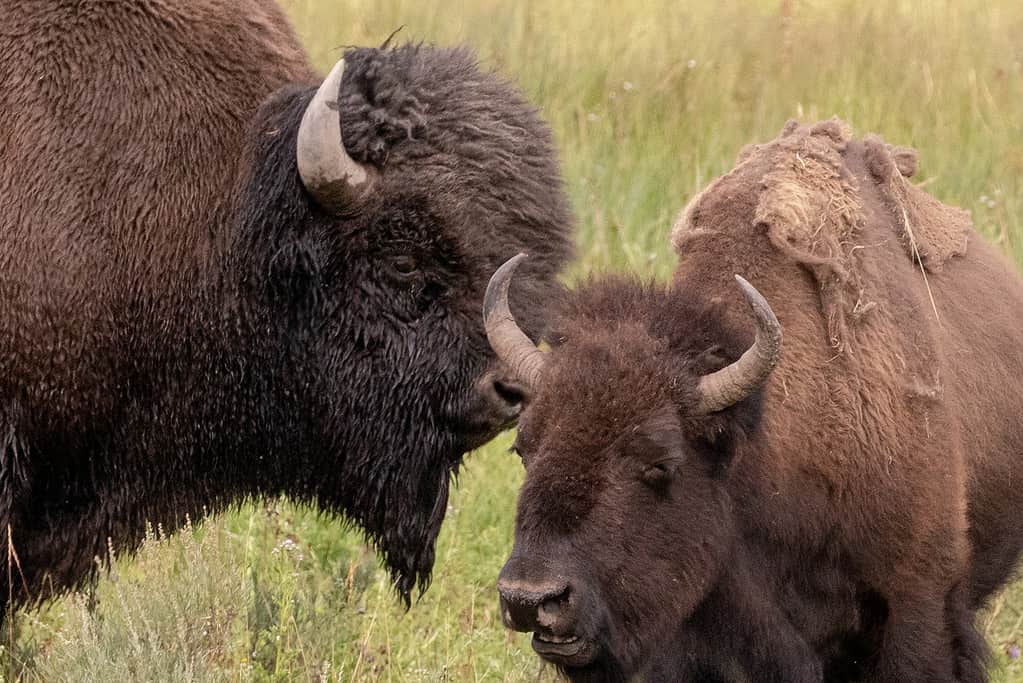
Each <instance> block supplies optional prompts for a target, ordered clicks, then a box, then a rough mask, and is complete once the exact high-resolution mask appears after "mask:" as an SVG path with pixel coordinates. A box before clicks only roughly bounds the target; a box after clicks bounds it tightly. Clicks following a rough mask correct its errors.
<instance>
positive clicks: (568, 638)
mask: <svg viewBox="0 0 1023 683" xmlns="http://www.w3.org/2000/svg"><path fill="white" fill-rule="evenodd" d="M520 261H521V259H518V258H517V259H513V260H511V261H509V262H508V263H507V264H506V265H505V266H502V268H501V269H499V270H498V272H497V273H495V275H494V277H493V279H492V280H491V286H490V289H489V290H488V292H487V298H486V303H485V304H484V308H485V317H486V319H487V332H488V337H489V339H490V342H491V344H492V345H493V347H494V348H495V350H497V353H498V355H499V356H500V357H501V358H502V359H504V360H505V361H506V362H507V363H508V365H509V367H511V368H514V369H515V371H516V373H517V374H518V376H520V377H521V378H523V379H524V382H525V385H526V386H527V387H528V391H529V394H530V399H529V401H528V402H527V406H528V407H527V409H526V411H525V413H524V415H523V417H522V420H521V422H520V425H519V435H518V439H517V441H516V450H517V451H518V452H519V453H520V455H521V456H522V461H523V464H524V465H525V468H526V480H525V483H524V485H523V488H522V491H521V494H520V497H519V505H518V516H517V518H516V525H515V544H514V548H513V550H512V554H511V557H510V558H509V560H508V562H507V564H506V565H505V567H504V569H503V570H502V571H501V575H500V577H499V579H498V590H499V592H500V595H501V607H502V616H503V619H504V622H505V624H506V625H507V626H508V627H510V628H513V629H516V630H519V631H530V632H532V633H533V641H532V642H533V648H534V650H536V651H537V653H539V654H540V655H541V656H542V657H543V658H545V659H547V660H549V661H551V662H553V663H554V664H556V665H558V666H559V667H560V668H561V669H562V670H563V671H564V672H565V673H566V674H567V675H568V676H569V677H570V678H572V679H574V680H601V681H604V680H625V679H628V678H629V677H631V676H633V675H635V674H637V673H640V672H642V671H644V670H645V669H647V668H649V667H652V666H663V667H674V666H675V665H676V663H677V661H678V659H677V654H678V653H677V652H676V653H672V651H673V649H677V648H678V645H677V643H678V640H679V638H681V637H683V632H684V630H685V629H686V628H687V627H689V626H690V625H691V624H693V623H694V620H695V619H697V618H698V614H699V609H700V606H701V604H702V603H703V601H704V599H705V598H706V597H707V596H708V594H709V593H710V592H711V591H714V590H715V588H716V586H717V584H718V581H719V579H720V578H721V575H722V571H721V570H722V568H723V566H724V565H725V563H727V561H728V558H729V556H730V553H731V552H732V549H733V540H734V534H735V531H734V529H735V521H734V517H733V503H732V499H731V496H730V493H729V491H730V488H729V486H728V478H729V471H730V470H729V465H730V464H731V463H732V462H733V460H734V459H735V456H736V454H737V453H738V452H739V450H740V448H741V447H742V444H743V443H744V442H745V440H747V439H748V438H750V437H751V436H752V435H753V434H754V433H755V431H756V428H757V424H758V423H759V392H758V389H759V387H760V386H761V384H762V382H763V381H764V380H765V379H766V378H767V376H768V374H769V373H770V371H771V369H772V368H773V367H774V364H775V363H776V362H777V360H778V353H779V351H780V344H781V332H780V328H779V326H778V322H777V320H776V319H775V318H774V314H773V313H772V312H771V310H770V308H769V307H768V306H767V303H766V302H765V301H764V300H763V298H762V297H761V296H760V295H759V294H758V293H757V292H756V290H754V289H753V288H752V287H751V286H750V285H749V284H748V283H746V282H745V281H744V280H742V279H741V278H739V283H740V286H741V288H742V291H743V292H744V294H745V296H746V298H747V301H748V303H749V304H750V305H751V307H752V309H753V312H754V314H755V318H756V321H757V332H756V341H755V342H754V343H753V344H752V345H750V346H749V348H747V349H746V351H745V353H741V349H742V348H744V347H745V346H747V345H748V342H747V343H746V344H743V343H742V341H741V339H742V336H741V335H737V334H735V332H734V331H733V330H731V329H729V328H728V327H727V324H726V323H725V322H724V320H723V318H721V316H720V315H718V313H719V311H716V309H715V308H713V307H706V306H701V305H700V304H699V302H695V303H693V302H689V301H687V300H686V299H685V297H682V296H679V295H678V294H676V293H673V292H670V291H665V290H660V289H656V288H653V287H644V286H642V285H638V284H636V283H633V282H630V281H626V280H620V279H609V280H607V281H604V282H599V281H598V282H593V283H590V284H589V285H587V286H585V287H583V288H582V289H581V290H580V291H578V292H576V293H575V294H574V295H573V296H572V297H571V298H570V299H569V301H568V302H567V305H566V306H565V307H564V311H563V313H562V315H561V316H560V319H559V320H558V322H557V323H556V326H555V327H554V330H555V333H554V334H553V335H552V337H553V339H554V345H555V346H554V350H553V351H552V352H551V353H549V354H543V353H540V352H539V351H538V349H536V348H535V346H533V345H532V344H530V343H529V341H528V338H527V335H525V334H524V333H523V332H522V331H521V330H519V329H518V327H517V325H516V324H515V322H514V317H513V316H512V315H511V312H510V309H509V308H508V306H507V299H506V294H507V285H508V283H509V282H510V278H511V272H512V271H513V270H514V268H515V267H516V265H517V264H518V263H519V262H520ZM716 339H720V340H721V341H722V343H723V344H724V346H722V345H719V344H716V343H714V342H713V341H710V343H711V344H712V346H710V347H708V346H707V345H708V340H716ZM673 641H674V642H675V643H676V645H675V648H672V647H671V644H672V642H673ZM684 656H685V655H683V657H684ZM659 657H672V658H674V659H671V660H669V661H670V663H669V661H657V660H658V658H659Z"/></svg>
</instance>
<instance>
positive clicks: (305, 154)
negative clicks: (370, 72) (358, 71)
mask: <svg viewBox="0 0 1023 683" xmlns="http://www.w3.org/2000/svg"><path fill="white" fill-rule="evenodd" d="M344 71H345V60H343V59H342V60H340V61H339V62H338V63H337V64H335V65H334V68H333V69H331V70H330V73H329V74H327V78H326V79H324V81H323V84H322V85H321V86H320V89H319V90H317V91H316V94H315V95H314V96H313V99H312V100H311V101H310V102H309V106H308V107H306V110H305V113H304V114H303V115H302V124H301V125H300V126H299V128H298V141H297V146H296V150H295V157H296V160H297V162H298V174H299V176H301V178H302V184H303V185H305V189H306V190H307V191H308V192H309V194H311V195H312V196H313V198H314V199H315V200H316V202H317V203H318V204H319V205H320V206H322V207H323V208H325V209H327V210H328V211H330V212H332V213H335V214H336V213H342V212H344V211H345V210H346V209H350V207H351V206H353V205H355V204H356V203H357V202H358V201H359V200H361V199H362V198H364V197H365V196H366V195H367V194H369V192H370V191H371V190H372V189H373V185H374V184H375V183H376V178H377V173H376V169H374V168H372V167H371V166H364V165H362V164H359V163H358V162H356V161H355V160H354V159H352V158H351V157H350V156H348V152H347V151H345V143H344V139H343V137H342V135H341V112H340V106H339V104H338V93H339V91H340V89H341V75H342V74H343V73H344Z"/></svg>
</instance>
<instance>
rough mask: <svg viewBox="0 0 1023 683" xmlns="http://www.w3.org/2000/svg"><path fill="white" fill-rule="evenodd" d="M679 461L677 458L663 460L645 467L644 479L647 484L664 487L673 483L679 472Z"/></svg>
mask: <svg viewBox="0 0 1023 683" xmlns="http://www.w3.org/2000/svg"><path fill="white" fill-rule="evenodd" d="M678 468H679V462H678V460H677V459H674V458H673V459H671V460H662V461H661V462H657V463H654V464H653V465H647V466H646V467H645V468H643V474H642V479H643V482H644V483H645V484H648V485H650V486H652V487H654V488H663V487H665V486H667V485H668V484H669V483H671V480H672V479H674V478H675V474H676V473H677V472H678Z"/></svg>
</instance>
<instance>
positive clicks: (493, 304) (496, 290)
mask: <svg viewBox="0 0 1023 683" xmlns="http://www.w3.org/2000/svg"><path fill="white" fill-rule="evenodd" d="M526 258H528V255H527V254H526V253H525V252H522V253H519V254H516V255H515V256H512V257H511V258H510V259H508V260H507V261H505V262H504V263H503V264H502V265H501V267H500V268H498V269H497V270H496V271H494V274H493V275H491V276H490V282H489V284H487V293H486V294H485V295H484V296H483V320H484V322H485V321H487V320H489V319H490V316H491V315H493V314H494V313H496V312H497V311H499V310H500V307H501V305H502V303H504V304H506V302H507V299H508V287H509V285H510V284H511V278H512V275H514V274H515V269H516V268H518V267H519V264H520V263H522V261H523V260H525V259H526Z"/></svg>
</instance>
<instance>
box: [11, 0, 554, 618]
mask: <svg viewBox="0 0 1023 683" xmlns="http://www.w3.org/2000/svg"><path fill="white" fill-rule="evenodd" d="M3 14H4V20H3V22H0V148H2V149H3V157H2V162H0V529H4V530H6V529H9V530H10V534H11V538H12V540H13V551H14V552H15V553H16V555H17V558H18V561H19V564H18V567H17V568H15V569H14V570H13V571H12V573H13V575H8V574H7V573H6V572H5V573H4V578H3V579H2V580H0V596H3V599H4V600H5V601H7V599H8V598H10V602H11V603H12V605H15V606H16V605H21V604H25V603H32V602H37V601H39V600H42V599H45V598H46V597H48V596H50V595H52V594H54V593H59V592H60V591H63V590H65V589H67V588H69V587H72V586H75V585H77V584H79V583H80V582H81V581H83V580H84V579H86V578H88V577H89V576H90V575H91V573H92V572H93V568H94V567H95V563H94V558H95V557H96V556H100V557H106V555H107V553H106V548H107V540H108V539H110V541H111V544H112V546H113V547H114V548H115V549H116V550H124V549H131V548H133V547H135V545H136V544H137V543H138V542H139V540H140V538H141V537H142V535H143V532H144V525H145V523H146V522H147V521H149V522H153V523H160V524H163V525H164V527H166V528H173V527H174V526H176V525H178V524H180V523H182V521H183V520H184V519H185V516H186V515H191V516H192V518H193V519H195V518H197V517H199V516H201V515H203V514H205V513H206V512H208V511H214V510H217V509H221V508H223V507H224V506H225V505H229V504H231V503H234V502H238V501H241V500H244V499H246V498H249V497H252V496H275V495H279V494H281V493H284V494H288V495H290V496H292V497H293V498H295V499H297V500H299V501H307V502H310V503H314V504H318V505H320V506H322V507H323V508H324V509H326V510H329V511H331V512H337V513H339V514H344V515H346V516H347V517H348V518H349V519H352V520H354V521H355V522H357V523H358V524H359V525H361V526H362V528H364V529H365V530H366V532H367V534H368V535H369V536H370V538H371V539H372V540H373V541H375V542H376V544H377V546H378V547H379V549H380V550H381V552H382V554H383V556H384V558H385V560H386V563H387V565H388V567H389V568H390V570H391V572H392V574H393V576H394V579H395V582H396V587H397V590H398V591H399V593H400V594H401V595H402V596H403V597H404V599H405V600H406V601H407V600H408V599H409V595H410V592H411V591H412V589H413V588H414V587H415V586H416V584H417V583H418V585H419V587H420V588H421V589H422V588H425V586H426V584H427V582H428V579H429V575H430V570H431V568H432V566H433V559H434V555H433V544H434V540H435V538H436V535H437V532H438V529H439V527H440V524H441V522H442V520H443V517H444V513H445V510H446V500H447V490H448V480H449V477H450V475H451V473H452V472H453V471H454V469H455V468H457V465H458V463H459V461H460V459H461V455H462V454H463V453H464V452H465V451H467V450H469V449H471V448H474V447H476V446H478V445H480V444H481V443H483V442H485V441H486V440H488V439H489V438H490V437H491V436H493V434H494V433H496V431H498V430H499V429H500V428H502V427H503V426H505V423H506V420H507V416H506V415H505V416H497V415H494V414H493V410H492V409H491V404H488V403H487V402H486V400H485V399H484V397H483V396H482V394H481V391H480V390H479V386H478V385H479V383H480V378H481V377H483V376H484V375H485V373H488V372H499V371H500V368H498V367H497V366H496V363H495V361H494V359H493V356H492V354H491V352H490V350H489V348H488V346H487V344H486V339H485V337H484V335H483V330H482V326H481V325H480V322H479V306H480V303H481V301H482V298H483V290H484V288H485V286H486V282H487V278H488V275H489V273H490V272H491V271H492V270H493V269H494V268H495V267H496V266H497V265H498V264H500V263H501V262H502V261H504V260H505V259H506V258H508V257H509V256H511V255H512V254H514V253H516V252H518V251H520V250H527V251H530V252H531V253H533V254H535V255H536V257H537V258H536V259H535V264H534V267H533V269H532V270H531V271H530V273H529V276H528V277H527V279H526V280H525V281H524V282H523V286H522V287H520V288H519V289H518V290H517V291H516V292H515V293H514V296H515V297H516V300H517V301H516V305H517V307H518V308H519V309H520V310H523V311H526V310H529V309H532V310H537V311H538V310H540V309H541V308H542V306H541V305H540V304H541V302H544V301H547V300H549V299H550V298H551V297H552V296H553V295H554V294H556V293H557V291H558V288H557V285H556V283H555V281H554V276H555V274H556V272H557V271H558V269H559V268H560V266H561V264H562V263H563V262H564V261H565V260H566V259H567V257H568V255H569V231H570V228H571V220H570V218H569V215H568V209H567V202H566V199H565V196H564V193H563V191H562V187H561V181H560V177H559V174H558V170H557V166H556V160H555V154H554V151H553V146H552V142H551V137H550V134H549V131H548V130H547V128H546V126H544V124H543V123H542V122H541V121H540V120H539V118H538V117H537V115H536V112H535V111H534V109H533V108H532V107H530V106H529V105H528V104H527V103H526V102H525V101H523V99H522V98H521V96H520V95H519V94H518V93H517V92H516V91H515V89H514V88H512V87H511V86H510V85H509V84H507V83H506V82H504V81H503V80H501V79H500V78H498V77H496V76H494V75H492V74H489V73H485V72H482V71H480V69H478V68H477V66H476V64H475V62H474V60H473V58H472V57H471V55H469V54H468V53H467V52H465V51H463V50H444V49H437V48H431V47H423V46H417V45H406V46H402V47H398V48H393V49H391V48H382V49H353V50H349V51H348V52H346V54H345V57H346V60H347V68H346V70H345V73H344V83H343V85H342V88H341V96H340V104H341V106H340V112H341V118H342V122H343V127H344V134H345V142H346V147H347V148H348V151H349V153H350V154H351V155H352V156H353V157H354V158H356V159H358V160H359V161H361V162H364V163H369V164H372V165H374V166H375V167H376V168H377V170H378V171H379V174H380V184H379V189H378V191H377V192H376V193H375V194H374V195H373V197H372V198H371V200H370V201H369V202H367V203H366V204H365V205H360V206H358V207H353V210H352V211H351V212H350V215H347V216H345V217H341V218H339V217H337V216H333V215H328V214H327V213H325V212H324V211H323V210H322V209H320V208H319V207H318V206H317V205H315V204H314V203H313V202H312V200H311V198H310V197H309V196H308V195H307V193H306V192H305V190H304V188H303V187H302V185H301V183H300V181H299V176H298V173H297V169H296V163H295V136H296V132H297V129H298V125H299V121H300V119H301V116H302V113H303V111H304V109H305V106H306V105H307V104H308V102H309V100H310V99H311V97H312V95H313V93H314V91H315V89H316V87H317V86H318V84H319V79H318V78H317V77H316V76H315V74H313V73H312V71H311V70H310V68H309V66H308V65H307V63H306V58H305V55H304V54H303V52H302V50H301V48H300V47H299V46H298V44H297V42H296V40H295V38H294V36H293V34H292V32H291V30H290V28H289V27H288V26H287V24H286V22H285V20H284V18H283V16H282V14H281V12H280V11H279V9H278V8H276V7H275V6H274V5H273V4H271V3H268V2H260V1H258V0H248V1H246V2H234V1H231V2H228V1H226V0H192V1H191V2H164V1H162V0H140V1H139V2H130V3H129V2H122V3H110V2H91V1H88V2H76V3H68V2H58V1H56V0H45V1H42V2H40V1H33V2H14V3H13V4H12V3H10V2H9V3H7V5H6V7H5V10H4V12H3ZM540 328H541V322H540V319H539V317H538V316H535V315H534V316H529V315H527V329H529V330H530V332H531V333H532V334H534V335H536V334H538V333H539V331H540ZM511 400H514V397H511Z"/></svg>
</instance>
